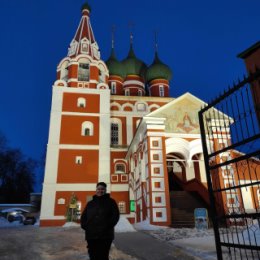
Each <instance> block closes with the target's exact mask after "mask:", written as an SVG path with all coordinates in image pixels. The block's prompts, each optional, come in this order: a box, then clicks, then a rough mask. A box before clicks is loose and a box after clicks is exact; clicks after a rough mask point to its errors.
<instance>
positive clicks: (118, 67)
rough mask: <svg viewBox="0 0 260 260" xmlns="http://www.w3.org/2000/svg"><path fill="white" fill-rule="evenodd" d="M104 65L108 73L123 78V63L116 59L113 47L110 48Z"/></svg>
mask: <svg viewBox="0 0 260 260" xmlns="http://www.w3.org/2000/svg"><path fill="white" fill-rule="evenodd" d="M106 65H107V68H108V70H109V75H113V76H120V77H121V78H123V79H124V78H125V69H124V65H123V64H122V63H121V62H120V61H118V60H117V58H116V54H115V50H114V48H112V50H111V54H110V57H109V58H108V60H107V61H106Z"/></svg>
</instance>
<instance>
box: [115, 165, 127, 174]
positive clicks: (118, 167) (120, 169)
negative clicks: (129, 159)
mask: <svg viewBox="0 0 260 260" xmlns="http://www.w3.org/2000/svg"><path fill="white" fill-rule="evenodd" d="M125 172H126V171H125V165H124V164H123V163H117V164H116V167H115V173H125Z"/></svg>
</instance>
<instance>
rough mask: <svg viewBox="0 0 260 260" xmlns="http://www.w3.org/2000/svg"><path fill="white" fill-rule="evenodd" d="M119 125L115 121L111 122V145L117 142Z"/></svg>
mask: <svg viewBox="0 0 260 260" xmlns="http://www.w3.org/2000/svg"><path fill="white" fill-rule="evenodd" d="M118 137H119V127H118V124H117V123H112V124H111V145H115V144H118V143H119V138H118Z"/></svg>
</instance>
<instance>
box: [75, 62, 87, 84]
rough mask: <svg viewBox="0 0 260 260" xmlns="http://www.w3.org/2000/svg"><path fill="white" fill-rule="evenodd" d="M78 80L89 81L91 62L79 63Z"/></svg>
mask: <svg viewBox="0 0 260 260" xmlns="http://www.w3.org/2000/svg"><path fill="white" fill-rule="evenodd" d="M78 80H79V81H89V64H87V63H79V69H78Z"/></svg>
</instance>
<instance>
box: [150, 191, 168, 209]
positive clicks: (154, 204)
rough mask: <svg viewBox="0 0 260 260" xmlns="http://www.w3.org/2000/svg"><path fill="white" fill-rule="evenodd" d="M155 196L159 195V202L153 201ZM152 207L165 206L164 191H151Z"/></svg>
mask: <svg viewBox="0 0 260 260" xmlns="http://www.w3.org/2000/svg"><path fill="white" fill-rule="evenodd" d="M156 197H160V198H161V202H155V198H156ZM152 207H166V199H165V192H153V193H152Z"/></svg>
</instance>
